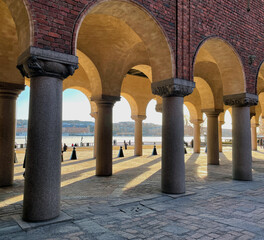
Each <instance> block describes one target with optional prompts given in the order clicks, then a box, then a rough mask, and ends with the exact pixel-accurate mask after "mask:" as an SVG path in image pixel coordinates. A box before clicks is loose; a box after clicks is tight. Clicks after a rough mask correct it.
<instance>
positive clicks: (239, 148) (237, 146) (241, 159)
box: [224, 93, 258, 181]
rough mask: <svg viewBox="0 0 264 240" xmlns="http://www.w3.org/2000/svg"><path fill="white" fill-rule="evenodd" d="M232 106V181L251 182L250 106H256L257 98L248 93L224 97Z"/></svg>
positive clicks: (226, 102)
mask: <svg viewBox="0 0 264 240" xmlns="http://www.w3.org/2000/svg"><path fill="white" fill-rule="evenodd" d="M224 102H225V104H226V105H230V106H232V136H233V140H232V148H233V149H232V150H233V152H232V157H233V159H232V162H233V179H236V180H245V181H251V180H252V152H251V136H250V135H251V133H250V106H252V105H257V103H258V97H257V96H256V95H253V94H249V93H242V94H236V95H229V96H224Z"/></svg>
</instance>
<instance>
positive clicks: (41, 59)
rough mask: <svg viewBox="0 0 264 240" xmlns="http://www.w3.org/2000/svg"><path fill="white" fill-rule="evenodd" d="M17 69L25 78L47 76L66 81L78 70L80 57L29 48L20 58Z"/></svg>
mask: <svg viewBox="0 0 264 240" xmlns="http://www.w3.org/2000/svg"><path fill="white" fill-rule="evenodd" d="M17 68H18V69H19V70H20V72H21V74H22V75H23V77H28V78H32V77H38V76H47V77H55V78H59V79H65V78H67V77H68V76H69V75H73V73H74V71H75V70H76V69H77V68H78V57H76V56H73V55H69V54H64V53H59V52H55V51H51V50H45V49H40V48H36V47H29V48H28V49H27V50H26V51H25V52H24V53H22V54H21V55H20V57H19V58H18V63H17Z"/></svg>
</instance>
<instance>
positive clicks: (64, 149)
mask: <svg viewBox="0 0 264 240" xmlns="http://www.w3.org/2000/svg"><path fill="white" fill-rule="evenodd" d="M67 149H68V146H67V145H66V144H65V143H64V145H63V152H66V151H67Z"/></svg>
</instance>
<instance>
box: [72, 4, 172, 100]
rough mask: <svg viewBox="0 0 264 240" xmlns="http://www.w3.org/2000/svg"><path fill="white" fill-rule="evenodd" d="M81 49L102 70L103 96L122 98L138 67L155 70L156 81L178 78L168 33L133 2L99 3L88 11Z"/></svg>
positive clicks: (80, 38)
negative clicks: (126, 79) (131, 72)
mask: <svg viewBox="0 0 264 240" xmlns="http://www.w3.org/2000/svg"><path fill="white" fill-rule="evenodd" d="M77 47H78V49H79V50H80V51H82V52H83V53H84V54H86V55H87V56H88V57H89V58H90V59H91V61H92V62H93V63H94V65H95V66H96V68H97V69H98V72H99V74H100V78H101V82H102V95H109V96H120V91H121V85H122V81H123V78H124V76H125V75H126V73H127V72H128V71H129V70H130V69H131V68H133V67H134V66H137V65H139V66H144V65H148V66H150V67H151V73H148V74H147V75H148V77H150V79H151V80H152V81H153V82H154V81H162V80H166V79H170V78H172V77H174V73H175V70H174V60H173V57H172V56H173V54H172V51H171V49H170V46H169V44H168V42H167V39H166V36H165V35H164V32H163V31H162V29H161V27H160V26H159V25H158V23H157V22H156V21H155V20H154V19H153V17H152V16H150V14H148V13H147V12H146V11H145V10H144V9H143V8H142V7H140V6H138V5H137V4H134V3H131V2H126V1H117V0H112V1H106V2H99V3H98V4H96V5H94V6H93V7H91V8H90V9H88V11H87V13H86V15H85V16H84V18H83V19H82V23H81V25H80V28H79V30H78V39H77ZM143 71H144V70H143ZM147 71H149V70H147Z"/></svg>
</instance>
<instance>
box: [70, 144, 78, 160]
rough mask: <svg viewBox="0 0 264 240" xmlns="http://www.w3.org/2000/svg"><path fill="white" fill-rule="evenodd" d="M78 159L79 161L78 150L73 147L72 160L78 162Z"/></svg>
mask: <svg viewBox="0 0 264 240" xmlns="http://www.w3.org/2000/svg"><path fill="white" fill-rule="evenodd" d="M76 159H77V155H76V150H75V147H73V150H72V154H71V158H70V160H76Z"/></svg>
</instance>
